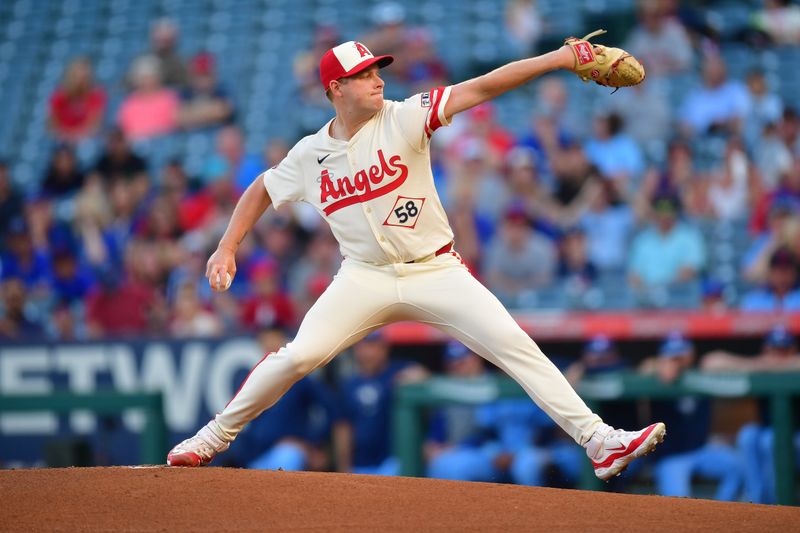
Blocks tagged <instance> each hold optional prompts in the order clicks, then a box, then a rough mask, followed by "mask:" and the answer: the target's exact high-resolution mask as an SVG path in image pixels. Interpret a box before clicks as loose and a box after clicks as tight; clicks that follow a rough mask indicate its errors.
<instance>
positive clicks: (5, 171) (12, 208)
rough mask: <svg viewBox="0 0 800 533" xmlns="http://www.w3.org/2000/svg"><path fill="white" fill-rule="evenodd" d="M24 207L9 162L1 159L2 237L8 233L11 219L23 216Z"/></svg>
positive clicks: (0, 209) (0, 223)
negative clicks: (12, 177)
mask: <svg viewBox="0 0 800 533" xmlns="http://www.w3.org/2000/svg"><path fill="white" fill-rule="evenodd" d="M23 207H24V204H23V200H22V195H21V194H19V192H18V191H17V189H16V187H15V186H14V182H13V180H12V179H11V172H10V171H9V168H8V163H7V162H6V161H3V160H0V239H3V238H4V236H5V235H6V233H7V231H8V228H9V226H10V225H11V221H12V220H14V219H17V218H20V217H22V211H23ZM0 242H2V240H0Z"/></svg>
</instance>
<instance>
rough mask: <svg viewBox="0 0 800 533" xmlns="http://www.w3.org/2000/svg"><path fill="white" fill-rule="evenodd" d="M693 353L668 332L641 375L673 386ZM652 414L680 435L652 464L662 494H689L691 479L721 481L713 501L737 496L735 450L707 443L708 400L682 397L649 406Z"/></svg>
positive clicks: (739, 474)
mask: <svg viewBox="0 0 800 533" xmlns="http://www.w3.org/2000/svg"><path fill="white" fill-rule="evenodd" d="M694 361H695V351H694V346H693V345H692V343H691V342H689V341H688V340H686V339H685V338H684V337H683V335H681V334H680V333H677V332H674V333H671V334H670V335H669V336H668V337H667V338H666V339H665V340H664V342H663V343H662V345H661V348H660V350H659V353H658V356H657V357H655V358H652V359H648V360H646V361H644V363H643V364H642V367H641V371H642V372H643V373H646V374H655V375H656V376H657V377H658V379H659V380H660V381H662V382H664V383H673V382H674V381H675V380H677V379H678V378H679V377H680V376H681V374H682V373H683V372H684V371H685V370H687V369H690V368H692V367H693V366H694ZM651 412H652V416H658V417H659V420H664V421H665V423H667V424H670V423H671V424H672V425H671V427H679V428H681V432H682V434H683V436H682V437H681V438H680V439H672V441H670V442H665V445H664V446H663V447H661V448H660V449H659V453H658V455H657V459H656V463H655V469H654V474H655V481H656V487H657V489H658V493H659V494H661V495H663V496H683V497H689V496H691V495H692V476H694V475H698V476H700V477H702V478H707V479H712V480H715V481H718V482H719V485H718V487H717V491H716V493H715V496H714V498H715V499H717V500H723V501H733V500H735V499H736V498H737V497H738V495H739V489H740V487H741V485H742V480H743V476H744V472H743V465H742V462H741V459H740V458H739V456H738V454H737V453H736V451H735V450H734V449H733V447H732V446H730V445H728V444H727V443H725V442H721V441H716V440H710V439H709V437H710V427H711V402H710V400H709V399H708V398H699V397H696V396H684V397H681V398H677V399H675V400H660V401H653V402H651Z"/></svg>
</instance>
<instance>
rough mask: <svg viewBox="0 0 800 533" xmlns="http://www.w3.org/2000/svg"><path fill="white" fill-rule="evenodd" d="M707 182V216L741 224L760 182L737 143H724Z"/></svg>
mask: <svg viewBox="0 0 800 533" xmlns="http://www.w3.org/2000/svg"><path fill="white" fill-rule="evenodd" d="M709 178H710V180H709V183H708V191H707V202H708V204H709V208H710V210H711V213H710V214H711V215H712V216H713V217H714V218H716V219H718V220H734V221H743V220H744V219H745V218H746V217H747V215H748V214H749V213H750V209H751V206H752V203H754V202H753V199H754V198H755V197H756V195H757V194H758V192H759V191H760V189H761V180H760V177H759V175H758V170H757V169H756V167H755V165H753V163H752V162H751V161H750V158H749V157H748V156H747V152H746V151H745V147H744V144H743V143H742V141H741V140H740V139H738V138H735V137H732V138H730V139H729V140H728V144H727V146H726V148H725V157H724V159H723V161H722V165H721V166H720V167H719V168H715V169H712V171H711V172H710V176H709Z"/></svg>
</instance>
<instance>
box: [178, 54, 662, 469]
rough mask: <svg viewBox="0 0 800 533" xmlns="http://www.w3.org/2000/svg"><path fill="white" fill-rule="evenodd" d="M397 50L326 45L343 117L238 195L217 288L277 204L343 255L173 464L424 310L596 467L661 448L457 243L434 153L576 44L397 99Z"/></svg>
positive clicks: (422, 318) (325, 87)
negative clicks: (301, 214) (377, 332)
mask: <svg viewBox="0 0 800 533" xmlns="http://www.w3.org/2000/svg"><path fill="white" fill-rule="evenodd" d="M583 52H584V54H582V55H581V57H582V58H583V57H584V55H587V54H588V55H592V54H593V50H592V48H591V46H590V45H588V44H586V45H585V46H584V50H583ZM392 61H394V58H393V57H392V56H390V55H378V56H376V55H373V54H372V52H370V50H369V48H367V47H366V46H365V45H364V44H363V43H360V42H357V41H348V42H345V43H342V44H340V45H337V46H334V47H333V48H331V49H330V50H328V51H327V52H325V53H324V54H323V55H322V58H321V59H320V69H319V72H320V83H321V90H322V91H325V92H326V93H327V98H328V99H329V100H330V102H331V104H332V105H333V108H334V110H335V112H336V114H335V116H334V117H333V118H332V119H331V120H329V121H328V122H327V123H326V124H324V125H323V126H322V127H321V128H320V129H319V131H318V132H317V133H315V134H312V135H309V136H306V137H304V138H303V139H301V140H300V141H299V142H298V143H297V144H295V146H294V147H293V148H292V149H291V150H289V153H288V154H287V156H286V158H284V159H283V161H281V162H280V163H278V164H277V165H276V166H274V167H272V168H270V169H269V170H267V171H265V172H264V173H263V174H261V175H260V176H259V177H258V179H256V180H255V181H253V183H252V184H250V186H248V188H247V190H246V191H245V192H244V194H243V195H242V196H241V198H240V199H239V201H238V204H237V206H236V208H235V209H234V211H233V215H232V218H231V220H230V223H229V225H228V228H227V229H226V231H225V233H224V235H223V237H222V238H221V240H220V242H219V245H218V247H217V250H216V251H215V252H214V253H213V254H212V256H211V258H210V259H209V261H208V265H207V271H206V275H207V278H208V280H209V285H210V286H211V287H213V288H214V289H215V290H226V289H227V287H228V285H229V284H230V281H229V280H232V279H233V277H234V276H235V275H236V252H237V249H238V248H239V246H240V243H241V242H242V240H243V239H244V237H245V235H246V234H247V233H248V231H250V230H251V229H252V228H253V226H254V225H255V223H256V222H257V221H258V219H259V218H260V217H261V215H263V214H264V212H265V211H266V210H267V208H268V207H269V206H270V205H272V206H273V207H275V208H279V207H280V206H281V205H283V204H285V203H291V202H305V203H308V204H310V205H312V206H313V207H314V208H315V209H316V210H317V212H318V213H319V214H320V215H321V216H322V217H323V219H324V220H325V221H326V222H327V223H328V224H329V225H330V227H331V230H332V232H333V235H334V236H335V237H336V240H337V241H338V242H339V246H340V251H341V253H342V256H343V257H344V260H343V261H342V266H341V268H340V270H339V272H338V273H337V274H336V277H335V278H334V279H333V281H332V282H331V284H330V285H329V286H328V287H327V289H326V290H325V292H324V293H323V294H322V295H321V296H320V297H319V299H318V300H317V301H316V303H314V305H313V306H312V308H311V309H310V310H309V311H308V313H307V314H306V315H305V318H304V319H303V321H302V323H301V325H300V328H299V329H298V332H297V335H296V336H295V338H294V340H293V341H292V342H291V343H289V344H288V345H286V346H285V347H283V348H281V349H280V350H278V352H277V353H275V354H272V355H270V356H269V357H265V358H264V359H263V360H262V361H260V362H259V363H258V365H257V366H256V367H255V368H254V369H253V371H252V373H251V374H250V377H249V378H248V379H247V380H246V381H245V383H244V384H243V386H242V387H241V389H240V390H239V391H238V392H237V394H236V395H235V396H234V398H233V399H232V400H231V401H230V402H229V403H228V405H227V406H226V407H225V408H224V409H223V410H222V412H221V413H219V414H217V415H216V416H215V417H214V420H211V421H210V422H209V423H208V424H206V425H205V426H204V427H202V428H201V429H200V430H199V431H198V433H197V434H196V435H194V436H193V437H190V438H188V439H186V440H184V441H183V442H181V443H179V444H178V445H176V446H175V447H173V449H172V450H171V451H170V452H169V453H168V454H167V462H168V464H169V465H171V466H201V465H205V464H208V463H209V462H210V461H211V460H212V459H213V458H214V457H215V456H216V455H217V454H218V453H220V452H223V451H225V450H226V449H227V448H228V447H229V446H230V443H231V442H232V441H233V440H234V439H235V438H236V435H237V434H238V433H239V432H240V431H241V430H242V429H243V428H244V426H245V425H246V424H247V423H248V422H250V421H251V420H253V419H254V418H255V417H256V416H258V415H259V414H260V413H261V412H263V411H264V410H265V409H267V408H269V407H270V406H271V405H273V404H274V403H275V402H276V401H277V400H278V399H279V398H280V397H281V396H282V395H283V393H284V392H285V391H286V390H287V389H288V388H289V387H290V386H291V385H292V384H293V383H294V382H296V381H297V380H299V379H300V378H302V377H303V376H304V375H306V374H307V373H309V372H311V371H312V370H314V369H316V368H319V367H320V366H323V365H325V364H326V363H328V362H329V361H331V360H332V359H333V358H334V357H335V356H336V355H337V354H338V353H339V352H341V351H343V350H345V349H346V348H348V347H349V346H351V345H353V344H355V343H357V342H358V341H359V340H361V339H362V338H363V337H364V336H365V335H366V334H367V333H368V332H370V331H372V330H374V329H377V328H379V327H382V326H383V325H385V324H390V323H393V322H397V321H404V320H416V321H419V322H423V323H428V324H431V325H433V326H435V327H437V328H440V329H442V330H443V331H444V332H446V333H448V334H450V335H452V336H454V337H455V338H457V339H458V340H460V341H462V342H469V343H470V345H471V346H473V347H474V349H475V350H476V352H477V353H478V355H480V356H482V357H484V358H486V359H488V360H490V361H491V362H493V363H494V364H496V365H497V366H499V367H500V368H501V369H503V370H504V371H506V372H507V373H508V374H509V375H510V376H512V377H513V378H515V379H516V380H517V381H518V382H519V383H520V384H521V386H522V387H523V388H524V389H525V390H526V391H527V393H528V395H529V396H530V398H531V399H532V400H534V401H535V402H536V403H537V405H538V406H539V407H540V408H541V409H542V410H544V411H545V412H546V413H547V414H548V415H549V416H550V417H551V418H552V419H553V420H554V421H555V422H556V423H557V424H558V425H559V426H560V427H561V428H562V429H563V430H564V431H565V432H566V433H567V434H568V435H569V436H570V437H571V438H572V439H573V440H574V441H575V442H576V443H577V444H579V445H580V446H583V447H584V448H585V449H586V454H587V456H588V457H590V459H591V460H592V461H593V464H594V469H595V474H596V475H597V476H598V477H599V478H600V479H610V478H611V477H614V476H615V475H617V474H619V473H620V472H621V471H622V470H624V469H625V468H626V467H627V466H628V464H629V463H630V462H631V461H633V460H634V459H636V458H638V457H641V456H643V455H645V454H646V453H649V452H650V451H651V450H653V449H654V448H655V446H656V445H657V444H658V443H659V442H661V441H662V440H663V439H664V436H665V434H666V428H665V426H664V425H663V424H661V423H655V424H651V425H649V426H647V427H646V428H643V429H641V430H638V431H624V430H622V429H615V428H612V427H611V426H609V425H608V424H605V423H604V422H603V421H602V419H601V418H600V417H599V416H598V415H596V414H595V413H593V412H592V411H591V409H589V407H588V406H587V405H586V404H585V403H584V401H583V400H582V399H581V398H580V397H579V396H578V394H577V393H576V392H575V391H574V390H573V389H572V388H571V387H570V386H569V383H568V382H567V381H566V379H564V376H563V375H562V374H561V372H560V371H559V370H558V368H557V367H556V366H555V365H554V364H553V363H552V362H551V361H550V360H549V359H548V358H547V357H546V356H545V355H544V353H542V351H541V349H540V348H539V347H538V346H537V345H536V343H535V342H534V341H533V340H532V339H531V338H530V337H529V336H528V335H527V333H525V331H523V330H522V328H521V327H520V326H519V324H517V322H516V321H515V320H514V318H513V317H512V316H511V314H510V313H509V312H508V311H507V310H506V309H505V308H504V307H503V305H502V304H501V303H500V301H499V300H498V299H497V298H496V297H495V296H494V295H493V294H492V293H491V292H490V291H489V290H488V289H486V287H484V286H483V285H482V284H481V283H480V282H479V281H478V280H477V279H476V278H475V277H474V276H473V275H472V274H471V273H470V272H469V270H468V268H467V267H466V266H465V265H464V262H463V261H462V259H461V257H460V256H459V254H458V252H457V250H456V249H455V248H454V246H455V244H454V242H453V231H452V228H451V227H450V224H449V222H448V220H447V215H446V213H445V211H444V208H443V206H442V203H441V200H440V198H439V195H438V192H437V191H436V188H435V182H434V179H433V173H432V170H431V160H430V142H431V141H430V140H431V137H432V135H433V134H434V133H435V132H436V131H437V130H438V129H439V128H441V127H444V126H447V125H449V124H450V123H451V121H452V119H453V116H454V115H456V114H458V113H461V112H463V111H466V110H468V109H472V108H474V107H476V106H478V105H480V104H482V103H484V102H487V101H489V100H491V99H493V98H495V97H497V96H500V95H501V94H503V93H506V92H508V91H510V90H512V89H514V88H516V87H519V86H520V85H522V84H524V83H526V82H529V81H531V80H533V79H534V78H537V77H539V76H541V75H543V74H545V73H547V72H550V71H553V70H558V69H566V70H573V69H574V68H575V66H576V63H577V60H576V55H575V53H573V49H572V48H571V47H570V45H565V46H563V47H561V48H559V49H558V50H555V51H553V52H549V53H546V54H543V55H540V56H537V57H532V58H528V59H523V60H520V61H515V62H513V63H509V64H507V65H504V66H502V67H500V68H498V69H496V70H493V71H492V72H489V73H487V74H485V75H483V76H479V77H477V78H473V79H470V80H467V81H464V82H462V83H459V84H456V85H452V86H447V87H433V88H431V89H430V90H428V91H425V92H422V93H419V94H416V95H413V96H411V97H409V98H407V99H405V100H403V101H392V100H386V99H385V98H384V88H385V83H384V81H383V79H382V77H381V74H380V69H381V68H383V67H387V66H389V65H390V64H391V63H392ZM537 259H538V258H537ZM376 427H384V426H376ZM620 450H623V451H620Z"/></svg>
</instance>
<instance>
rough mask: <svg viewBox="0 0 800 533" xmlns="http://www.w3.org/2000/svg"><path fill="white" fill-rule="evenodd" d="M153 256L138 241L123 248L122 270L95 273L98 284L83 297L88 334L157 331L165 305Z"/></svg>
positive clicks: (99, 336)
mask: <svg viewBox="0 0 800 533" xmlns="http://www.w3.org/2000/svg"><path fill="white" fill-rule="evenodd" d="M154 264H155V261H154V258H153V257H152V255H151V254H150V253H148V250H147V248H145V247H144V246H142V244H141V243H139V242H136V241H133V242H131V243H130V244H129V245H128V246H127V248H126V249H125V265H124V271H122V272H120V271H118V270H116V269H115V268H112V267H109V268H106V269H105V270H102V271H100V272H99V273H98V277H99V281H100V283H99V285H98V286H97V287H96V288H95V289H94V290H93V291H92V292H91V293H89V295H88V296H87V298H86V321H87V324H86V327H87V333H88V334H89V336H90V337H91V338H95V339H96V338H103V337H115V336H141V335H143V334H145V333H155V332H160V331H159V328H158V319H159V315H160V313H162V312H163V311H164V310H165V308H166V306H165V305H164V304H163V302H162V295H161V294H160V293H159V292H158V291H157V290H156V287H155V283H154V282H155V279H154V278H155V272H154V268H153V267H154Z"/></svg>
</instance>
